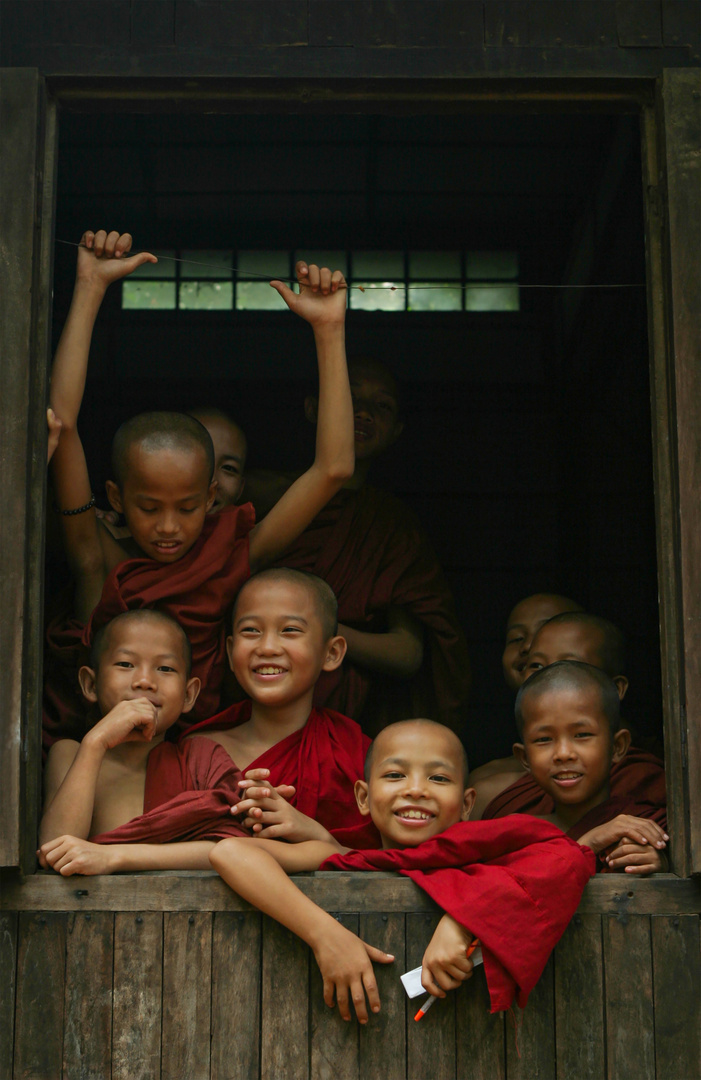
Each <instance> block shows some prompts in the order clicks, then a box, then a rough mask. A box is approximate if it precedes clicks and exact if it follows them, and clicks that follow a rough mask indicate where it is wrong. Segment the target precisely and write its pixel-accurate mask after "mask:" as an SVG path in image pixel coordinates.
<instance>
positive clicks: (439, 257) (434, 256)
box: [409, 251, 460, 281]
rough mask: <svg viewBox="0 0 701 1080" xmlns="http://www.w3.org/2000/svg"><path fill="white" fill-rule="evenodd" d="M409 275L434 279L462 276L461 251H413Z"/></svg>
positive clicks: (426, 279) (414, 277) (427, 279)
mask: <svg viewBox="0 0 701 1080" xmlns="http://www.w3.org/2000/svg"><path fill="white" fill-rule="evenodd" d="M409 277H410V278H412V279H416V278H418V279H419V280H425V281H433V280H435V279H438V280H439V281H440V280H441V279H443V280H445V279H446V278H458V279H459V278H460V252H459V251H412V252H411V253H410V255H409Z"/></svg>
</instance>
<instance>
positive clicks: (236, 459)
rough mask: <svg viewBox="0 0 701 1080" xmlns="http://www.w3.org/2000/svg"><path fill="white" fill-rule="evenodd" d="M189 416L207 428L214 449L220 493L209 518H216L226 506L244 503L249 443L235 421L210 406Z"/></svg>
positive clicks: (216, 477)
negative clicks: (215, 515)
mask: <svg viewBox="0 0 701 1080" xmlns="http://www.w3.org/2000/svg"><path fill="white" fill-rule="evenodd" d="M190 416H194V418H195V420H199V422H200V423H201V424H202V425H203V426H204V427H206V429H207V431H208V432H209V437H210V439H211V440H212V446H213V447H214V479H215V480H216V482H217V490H216V494H215V496H214V502H213V503H212V505H211V507H210V510H209V512H210V514H217V513H219V511H220V510H223V509H224V508H225V507H227V506H236V505H237V504H238V503H239V502H240V501H241V496H242V495H243V489H244V487H245V483H246V481H245V478H244V472H245V469H246V457H247V456H248V441H247V439H246V436H245V434H244V432H243V429H242V428H240V427H239V425H238V424H237V423H236V421H235V420H232V419H231V417H230V416H228V415H227V413H225V412H222V410H221V409H215V408H214V407H213V406H210V405H203V406H202V408H199V409H193V410H192V411H191V412H190Z"/></svg>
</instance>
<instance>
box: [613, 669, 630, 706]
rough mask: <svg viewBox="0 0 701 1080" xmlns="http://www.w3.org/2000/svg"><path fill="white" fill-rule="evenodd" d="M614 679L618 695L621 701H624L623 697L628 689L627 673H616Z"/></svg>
mask: <svg viewBox="0 0 701 1080" xmlns="http://www.w3.org/2000/svg"><path fill="white" fill-rule="evenodd" d="M613 681H614V684H615V687H616V689H617V690H618V696H619V698H620V699H621V701H623V698H624V697H625V696H626V690H627V689H628V680H627V679H626V677H625V675H614V678H613Z"/></svg>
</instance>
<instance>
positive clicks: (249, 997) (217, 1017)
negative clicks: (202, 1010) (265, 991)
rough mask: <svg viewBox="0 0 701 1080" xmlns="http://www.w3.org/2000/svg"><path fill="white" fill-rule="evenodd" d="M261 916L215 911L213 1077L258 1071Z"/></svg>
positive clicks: (231, 1079) (234, 1078) (234, 1079)
mask: <svg viewBox="0 0 701 1080" xmlns="http://www.w3.org/2000/svg"><path fill="white" fill-rule="evenodd" d="M260 998H261V915H260V913H259V912H257V911H217V912H216V913H215V915H214V928H213V932H212V1062H211V1078H212V1080H239V1078H244V1077H248V1076H251V1077H257V1076H258V1075H259V1073H260Z"/></svg>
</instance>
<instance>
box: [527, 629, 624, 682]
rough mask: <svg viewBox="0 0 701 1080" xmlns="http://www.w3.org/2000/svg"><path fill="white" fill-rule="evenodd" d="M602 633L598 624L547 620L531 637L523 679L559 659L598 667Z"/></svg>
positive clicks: (602, 642)
mask: <svg viewBox="0 0 701 1080" xmlns="http://www.w3.org/2000/svg"><path fill="white" fill-rule="evenodd" d="M603 647H604V634H603V631H602V630H600V629H599V627H598V626H587V625H582V624H578V623H567V622H556V623H552V624H551V623H546V624H545V626H543V627H541V629H540V630H539V631H538V633H537V634H536V635H535V637H534V638H533V643H532V645H531V648H530V650H529V653H528V658H527V661H526V667H525V670H524V673H523V674H524V679H528V678H530V677H531V675H533V674H534V672H536V671H540V669H541V668H544V667H550V665H551V664H556V663H557V661H558V660H579V662H580V663H582V664H591V665H592V667H598V668H600V667H601V655H602V649H603Z"/></svg>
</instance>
